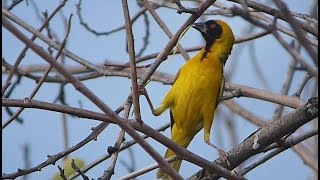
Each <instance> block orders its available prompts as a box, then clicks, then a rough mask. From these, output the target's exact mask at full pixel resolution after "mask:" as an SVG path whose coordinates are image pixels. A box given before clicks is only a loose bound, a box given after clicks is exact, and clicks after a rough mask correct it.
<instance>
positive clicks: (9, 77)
mask: <svg viewBox="0 0 320 180" xmlns="http://www.w3.org/2000/svg"><path fill="white" fill-rule="evenodd" d="M66 2H67V0H65V1H62V2H61V3H60V4H59V6H58V7H57V8H56V9H55V10H54V11H53V12H52V14H51V15H50V16H49V17H48V18H47V19H46V20H45V21H44V22H43V24H42V25H41V27H40V28H39V31H40V32H41V31H42V30H43V29H44V28H45V27H46V26H47V24H48V23H49V21H50V20H51V19H52V18H53V17H54V16H55V15H56V14H57V12H59V11H60V9H61V8H62V7H63V6H64V5H65V4H66ZM8 12H9V11H8ZM2 13H3V10H2ZM36 38H37V36H35V35H33V36H32V38H31V40H32V41H34V40H35V39H36ZM27 50H28V46H25V47H24V48H23V50H22V51H21V53H20V54H19V56H18V58H17V59H16V61H15V64H14V66H13V67H12V68H11V70H10V73H9V75H8V77H7V79H6V82H5V84H4V86H2V96H3V94H4V92H5V90H6V88H7V87H8V86H9V84H10V81H11V78H12V76H13V74H14V72H15V71H16V69H17V68H18V66H19V64H20V62H21V60H22V59H23V57H24V56H25V54H26V52H27Z"/></svg>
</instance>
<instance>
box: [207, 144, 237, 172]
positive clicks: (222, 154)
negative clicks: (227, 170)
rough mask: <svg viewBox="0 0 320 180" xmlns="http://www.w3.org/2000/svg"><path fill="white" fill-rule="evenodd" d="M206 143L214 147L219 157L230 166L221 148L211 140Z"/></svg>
mask: <svg viewBox="0 0 320 180" xmlns="http://www.w3.org/2000/svg"><path fill="white" fill-rule="evenodd" d="M208 144H209V145H210V146H211V147H213V148H214V149H216V150H217V151H218V152H219V155H220V157H221V158H222V159H223V160H224V161H225V162H226V163H227V165H228V166H229V167H231V163H230V161H229V160H228V158H227V154H226V152H224V151H223V150H222V149H220V148H218V147H217V146H216V145H214V144H212V143H211V142H208Z"/></svg>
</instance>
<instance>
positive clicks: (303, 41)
mask: <svg viewBox="0 0 320 180" xmlns="http://www.w3.org/2000/svg"><path fill="white" fill-rule="evenodd" d="M273 2H274V3H275V4H276V6H277V7H278V8H279V10H280V11H279V12H280V14H281V15H283V17H285V18H286V20H287V21H288V23H289V24H290V26H291V27H292V29H293V30H294V32H295V33H296V35H297V40H298V41H299V42H300V43H301V45H302V46H303V47H304V48H305V50H306V51H307V52H308V54H309V55H310V56H311V58H312V60H313V62H314V64H315V65H316V66H318V53H316V52H315V50H314V49H313V48H312V47H311V46H310V44H309V42H308V40H307V39H306V35H305V34H304V33H303V31H302V30H301V29H300V28H301V23H300V22H299V21H298V20H297V19H296V18H294V17H292V15H291V13H290V11H289V9H288V7H287V5H286V4H285V3H283V2H282V1H281V0H276V1H275V0H273ZM307 27H312V26H309V25H308V26H307Z"/></svg>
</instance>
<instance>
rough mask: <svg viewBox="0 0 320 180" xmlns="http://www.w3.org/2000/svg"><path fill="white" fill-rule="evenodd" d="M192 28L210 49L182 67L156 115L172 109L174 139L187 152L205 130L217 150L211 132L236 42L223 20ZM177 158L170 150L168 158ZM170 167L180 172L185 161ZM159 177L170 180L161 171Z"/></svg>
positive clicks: (206, 48)
mask: <svg viewBox="0 0 320 180" xmlns="http://www.w3.org/2000/svg"><path fill="white" fill-rule="evenodd" d="M192 27H194V28H195V29H197V30H198V31H200V32H201V34H202V36H203V37H204V39H205V41H206V45H205V47H204V48H203V49H202V50H200V52H199V53H197V54H196V55H195V56H194V57H193V58H191V59H190V60H188V61H187V62H186V63H185V64H184V66H182V67H181V69H180V71H179V72H178V74H177V76H176V80H175V82H174V84H173V86H172V88H171V89H170V91H169V92H168V94H167V95H166V96H165V98H164V99H163V101H162V103H161V104H160V106H159V107H158V108H157V109H155V110H154V111H153V113H154V115H156V116H158V115H160V114H161V113H163V112H164V111H165V110H166V109H168V108H169V109H170V117H171V139H172V140H173V141H174V142H175V143H177V144H179V145H181V146H183V147H185V148H186V147H188V145H189V144H190V142H191V140H192V139H193V137H194V136H195V135H196V134H197V133H198V132H199V131H200V130H201V129H202V128H204V141H205V142H206V143H207V144H209V145H211V146H214V145H213V144H212V143H211V142H210V130H211V125H212V122H213V117H214V112H215V110H216V107H217V105H218V102H219V99H220V97H221V95H222V93H223V87H224V78H223V67H224V64H225V63H226V61H227V59H228V56H229V55H230V53H231V50H232V46H233V44H234V40H235V38H234V35H233V33H232V30H231V28H230V27H229V26H228V24H227V23H225V22H223V21H221V20H209V21H207V22H203V23H202V22H201V23H195V24H193V26H192ZM214 147H215V146H214ZM173 155H174V152H173V151H171V150H170V149H168V150H167V152H166V154H165V158H168V157H170V156H173ZM170 164H171V166H172V167H173V168H174V169H176V170H177V171H179V168H180V165H181V160H177V161H173V162H171V163H170ZM157 177H158V178H161V179H170V177H169V176H168V175H167V174H166V173H165V172H163V171H162V170H161V169H159V170H158V172H157Z"/></svg>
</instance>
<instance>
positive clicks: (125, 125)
mask: <svg viewBox="0 0 320 180" xmlns="http://www.w3.org/2000/svg"><path fill="white" fill-rule="evenodd" d="M2 25H3V26H4V27H5V28H6V29H8V30H9V31H10V32H11V33H13V34H14V35H15V36H16V37H17V38H18V39H20V40H21V41H22V42H24V43H25V44H27V45H28V46H29V47H30V48H31V49H32V50H33V51H34V52H36V53H37V54H38V55H39V56H41V57H42V58H43V59H44V60H46V61H47V62H49V63H50V64H51V65H52V66H53V67H54V68H55V69H57V71H59V73H60V74H62V75H63V76H65V77H66V78H67V79H69V80H70V82H71V83H72V85H73V86H74V87H75V88H76V89H77V90H78V91H79V92H80V93H82V94H83V95H85V96H86V97H87V98H88V99H90V100H91V101H92V102H93V103H94V104H95V105H96V106H97V107H99V108H100V109H101V110H102V111H103V112H104V113H105V116H109V117H111V118H112V119H114V120H116V122H117V124H118V125H119V126H120V127H121V128H122V129H124V130H125V131H126V132H127V133H128V134H129V135H130V136H131V137H132V138H133V139H135V140H136V141H137V142H138V143H139V144H140V145H141V147H142V148H143V149H144V150H146V151H147V152H148V154H150V156H151V157H152V158H154V159H155V160H156V161H157V162H158V163H159V164H160V165H161V168H162V169H165V171H166V172H169V171H170V170H171V171H173V172H174V170H173V169H172V167H171V166H170V165H169V164H168V163H167V162H166V161H165V160H164V159H163V158H162V157H161V156H160V154H159V153H157V152H156V151H155V150H154V149H153V148H152V147H151V146H150V145H149V144H148V143H147V142H146V141H144V139H142V138H141V137H140V136H139V134H138V133H137V132H136V131H135V130H134V129H133V127H132V126H131V125H130V124H129V122H128V121H126V120H125V119H122V118H120V117H119V116H118V115H117V114H116V113H115V112H113V111H112V110H111V109H110V108H109V107H108V106H107V105H106V104H105V103H104V102H102V101H101V99H99V98H98V97H97V96H96V95H94V94H93V93H92V92H91V91H90V90H89V89H88V88H87V87H86V86H85V85H84V84H83V83H81V82H80V81H79V80H78V79H76V78H75V77H74V76H73V75H72V74H71V73H70V72H68V71H67V70H66V69H64V67H63V66H62V65H60V64H59V63H57V62H55V60H54V59H53V58H52V57H51V56H50V55H49V54H48V53H47V52H45V51H44V50H43V49H42V48H41V47H39V46H37V45H36V44H34V43H33V42H32V41H30V40H29V39H28V38H27V37H26V36H25V35H24V34H22V33H21V31H19V30H18V29H17V28H15V27H14V26H13V25H12V24H11V23H10V22H9V21H8V20H7V19H6V18H5V17H4V16H2ZM19 172H20V171H19ZM220 173H221V174H222V171H220ZM223 174H225V172H223ZM227 176H229V177H234V175H231V173H230V174H227Z"/></svg>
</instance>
